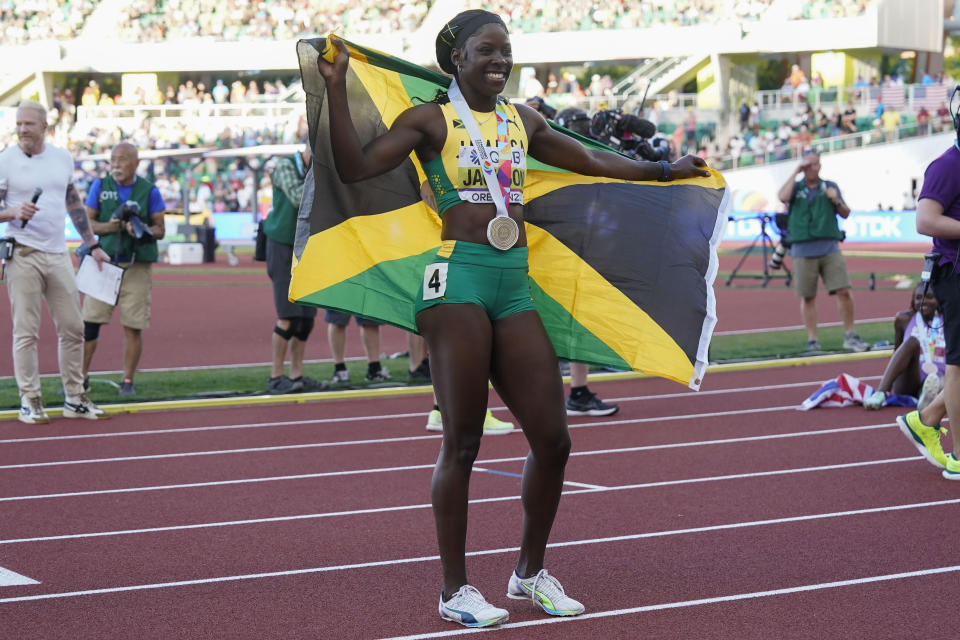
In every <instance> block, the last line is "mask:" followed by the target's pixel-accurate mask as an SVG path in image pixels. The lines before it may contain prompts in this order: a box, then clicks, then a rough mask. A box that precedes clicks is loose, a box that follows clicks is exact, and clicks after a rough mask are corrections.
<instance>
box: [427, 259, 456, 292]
mask: <svg viewBox="0 0 960 640" xmlns="http://www.w3.org/2000/svg"><path fill="white" fill-rule="evenodd" d="M449 266H450V265H449V263H447V262H434V263H433V264H428V265H427V268H426V270H424V272H423V299H424V300H436V299H437V298H442V297H443V296H444V295H445V294H446V293H447V267H449Z"/></svg>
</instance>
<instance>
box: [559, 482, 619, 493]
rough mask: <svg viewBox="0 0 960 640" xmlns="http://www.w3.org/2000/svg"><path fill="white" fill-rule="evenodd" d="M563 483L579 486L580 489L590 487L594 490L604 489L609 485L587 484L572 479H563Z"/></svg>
mask: <svg viewBox="0 0 960 640" xmlns="http://www.w3.org/2000/svg"><path fill="white" fill-rule="evenodd" d="M563 484H568V485H570V486H571V487H580V488H581V489H592V490H594V491H606V490H607V489H609V487H604V486H601V485H599V484H587V483H585V482H574V481H573V480H564V481H563Z"/></svg>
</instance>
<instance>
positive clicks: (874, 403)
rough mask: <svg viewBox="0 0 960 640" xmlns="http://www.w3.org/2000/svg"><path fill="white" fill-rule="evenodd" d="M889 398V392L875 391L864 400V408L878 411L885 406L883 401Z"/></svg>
mask: <svg viewBox="0 0 960 640" xmlns="http://www.w3.org/2000/svg"><path fill="white" fill-rule="evenodd" d="M886 400H887V394H885V393H884V392H883V391H874V392H873V393H871V394H870V395H869V396H867V399H866V400H864V401H863V408H864V409H870V410H872V411H876V410H877V409H882V408H883V403H884V402H886Z"/></svg>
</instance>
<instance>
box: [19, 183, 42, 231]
mask: <svg viewBox="0 0 960 640" xmlns="http://www.w3.org/2000/svg"><path fill="white" fill-rule="evenodd" d="M41 193H43V189H42V188H41V187H37V188H36V189H34V190H33V197H32V198H30V202H32V203H33V204H37V200H39V199H40V194H41ZM28 222H29V220H22V221H21V222H20V228H21V229H23V228H24V227H26V226H27V223H28Z"/></svg>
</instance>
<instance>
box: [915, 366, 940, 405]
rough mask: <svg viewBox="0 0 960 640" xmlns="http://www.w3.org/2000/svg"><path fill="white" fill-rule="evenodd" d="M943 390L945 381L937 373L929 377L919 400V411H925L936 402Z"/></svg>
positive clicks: (921, 390) (924, 383) (925, 381)
mask: <svg viewBox="0 0 960 640" xmlns="http://www.w3.org/2000/svg"><path fill="white" fill-rule="evenodd" d="M941 389H943V380H941V378H940V376H938V375H937V374H935V373H931V374H930V375H928V376H927V379H926V380H924V381H923V387H921V388H920V397H919V398H918V399H917V411H923V410H924V409H926V408H927V407H928V406H930V403H931V402H933V401H934V399H935V398H936V397H937V394H939V393H940V390H941Z"/></svg>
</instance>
